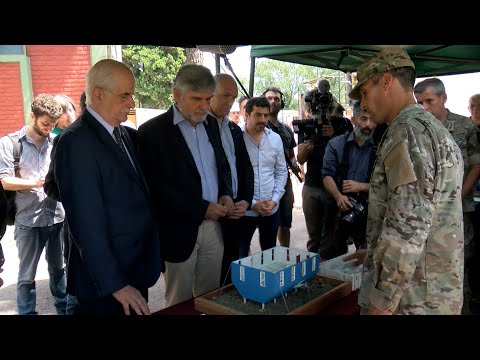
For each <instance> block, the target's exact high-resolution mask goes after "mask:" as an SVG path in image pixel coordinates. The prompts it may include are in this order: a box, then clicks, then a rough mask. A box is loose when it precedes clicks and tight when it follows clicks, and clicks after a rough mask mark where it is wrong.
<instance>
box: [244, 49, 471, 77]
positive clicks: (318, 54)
mask: <svg viewBox="0 0 480 360" xmlns="http://www.w3.org/2000/svg"><path fill="white" fill-rule="evenodd" d="M387 46H390V45H252V47H251V51H250V57H251V58H260V57H263V58H269V59H273V60H280V61H286V62H291V63H297V64H302V65H311V66H317V67H321V68H327V69H333V70H341V71H343V72H355V71H356V69H357V66H358V65H359V64H360V63H362V62H363V61H364V60H365V59H367V58H369V57H370V56H372V55H374V54H375V53H376V52H378V51H380V50H381V49H383V48H384V47H387ZM402 46H403V47H404V48H405V49H406V50H407V52H408V53H409V55H410V57H411V58H412V60H413V62H414V63H415V67H416V72H417V77H426V76H442V75H454V74H464V73H472V72H479V71H480V45H402Z"/></svg>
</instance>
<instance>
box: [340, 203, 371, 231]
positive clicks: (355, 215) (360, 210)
mask: <svg viewBox="0 0 480 360" xmlns="http://www.w3.org/2000/svg"><path fill="white" fill-rule="evenodd" d="M348 201H350V204H352V205H353V207H352V208H351V209H350V210H349V211H348V212H347V213H346V214H345V215H344V216H343V217H342V221H345V222H347V223H349V224H350V225H351V224H354V223H355V221H357V220H358V219H359V218H362V217H363V216H365V215H366V206H365V205H364V204H362V203H361V202H360V201H359V200H355V199H354V198H353V197H351V196H349V197H348Z"/></svg>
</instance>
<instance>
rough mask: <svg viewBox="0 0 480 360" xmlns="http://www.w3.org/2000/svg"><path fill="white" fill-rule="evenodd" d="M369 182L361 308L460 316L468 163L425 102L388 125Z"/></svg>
mask: <svg viewBox="0 0 480 360" xmlns="http://www.w3.org/2000/svg"><path fill="white" fill-rule="evenodd" d="M377 155H378V158H377V161H376V163H375V167H374V170H373V174H372V177H371V179H370V195H369V207H368V223H367V235H366V241H367V255H366V258H365V262H364V267H363V281H362V287H361V289H360V294H359V304H360V305H361V306H363V307H369V306H370V305H371V304H373V305H375V306H376V307H378V308H379V309H382V310H386V311H392V312H395V313H397V314H460V312H461V309H462V303H463V269H464V265H463V264H464V262H463V221H462V219H463V214H462V200H461V190H462V177H463V159H462V155H461V152H460V149H459V147H458V145H457V144H456V143H455V141H454V139H453V138H452V136H451V135H450V134H449V133H448V131H447V130H446V128H445V127H444V126H443V125H442V124H441V123H440V122H439V121H438V120H437V119H436V118H434V117H433V115H431V114H430V113H428V112H426V111H425V110H423V108H421V106H420V105H417V104H412V105H409V106H407V107H406V108H404V109H403V110H402V111H401V112H400V113H399V114H398V115H397V117H396V118H395V119H394V120H393V121H392V122H391V123H390V125H389V127H388V129H387V131H386V133H385V137H384V139H383V140H382V146H381V147H380V148H379V150H378V152H377Z"/></svg>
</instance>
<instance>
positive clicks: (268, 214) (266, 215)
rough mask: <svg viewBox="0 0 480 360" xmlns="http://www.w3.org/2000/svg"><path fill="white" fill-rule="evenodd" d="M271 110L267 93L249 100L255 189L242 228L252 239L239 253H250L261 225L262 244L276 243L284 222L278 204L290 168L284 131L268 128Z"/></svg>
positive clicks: (247, 142) (248, 124)
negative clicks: (278, 132)
mask: <svg viewBox="0 0 480 360" xmlns="http://www.w3.org/2000/svg"><path fill="white" fill-rule="evenodd" d="M269 114H270V103H269V102H268V100H267V99H266V98H265V97H254V98H251V99H249V100H248V101H247V105H246V120H247V121H246V126H245V131H244V133H243V137H244V140H245V145H246V147H247V151H248V155H249V157H250V162H251V163H252V167H253V173H254V191H253V200H252V206H251V209H250V210H247V212H246V213H245V216H244V217H243V218H241V219H240V221H242V222H243V223H244V226H243V227H242V231H245V233H246V234H248V235H249V236H245V237H242V238H246V239H249V240H248V242H245V243H241V244H240V249H239V257H240V258H242V257H246V256H248V253H249V249H250V242H251V239H252V236H253V234H254V233H255V230H256V229H257V227H258V230H259V235H260V236H259V241H260V248H261V249H262V251H263V250H267V249H270V248H272V247H274V246H275V245H276V242H277V231H278V225H279V222H280V217H279V213H278V211H277V210H278V206H279V203H280V199H281V198H282V196H283V194H284V192H285V184H286V182H287V177H288V170H287V165H286V162H285V156H284V153H283V143H282V139H281V138H280V135H278V134H277V133H275V132H274V131H272V130H270V129H268V128H266V126H267V123H268V117H269Z"/></svg>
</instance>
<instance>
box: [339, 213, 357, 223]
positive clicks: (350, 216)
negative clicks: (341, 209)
mask: <svg viewBox="0 0 480 360" xmlns="http://www.w3.org/2000/svg"><path fill="white" fill-rule="evenodd" d="M342 220H343V221H346V222H348V223H349V224H353V223H354V222H355V213H354V212H353V211H350V212H349V213H348V214H347V215H345V216H344V217H343V218H342Z"/></svg>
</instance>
